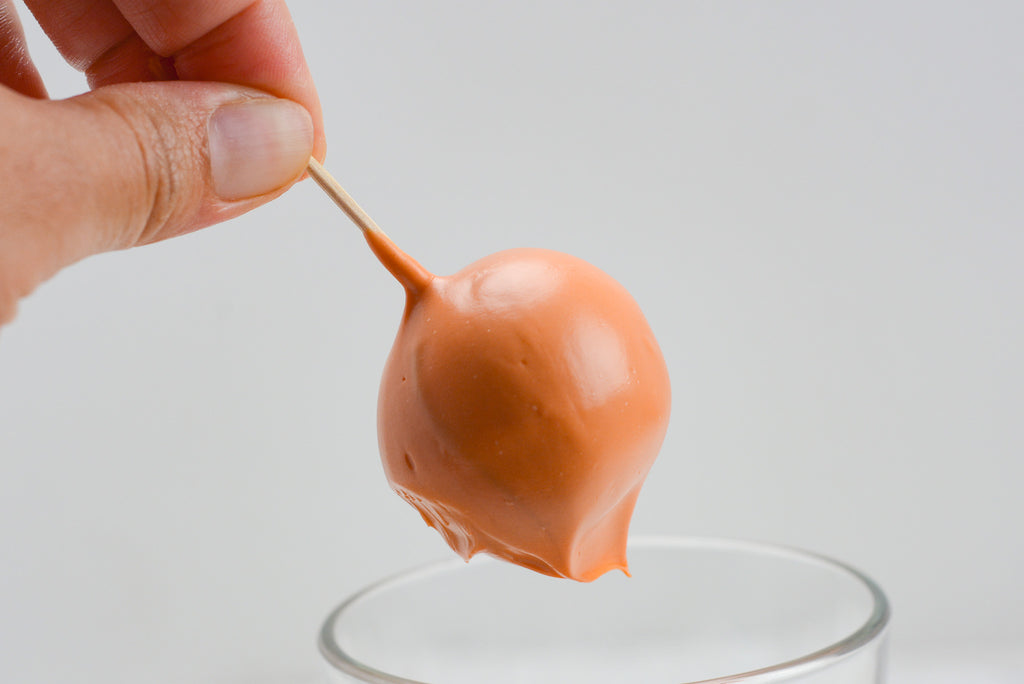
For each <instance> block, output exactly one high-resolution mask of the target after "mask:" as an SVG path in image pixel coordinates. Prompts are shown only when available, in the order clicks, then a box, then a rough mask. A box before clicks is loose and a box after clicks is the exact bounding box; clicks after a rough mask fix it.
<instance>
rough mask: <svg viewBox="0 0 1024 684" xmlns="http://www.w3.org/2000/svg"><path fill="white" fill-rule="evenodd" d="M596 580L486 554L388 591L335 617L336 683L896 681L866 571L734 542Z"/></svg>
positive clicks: (331, 626) (361, 596) (327, 636)
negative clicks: (888, 675)
mask: <svg viewBox="0 0 1024 684" xmlns="http://www.w3.org/2000/svg"><path fill="white" fill-rule="evenodd" d="M629 565H630V572H631V573H632V577H625V576H624V575H623V574H622V573H617V572H616V573H611V574H608V575H605V576H603V577H601V578H599V579H598V580H596V581H594V582H592V583H589V584H580V583H577V582H573V581H571V580H564V579H553V578H550V577H544V576H542V575H538V574H536V573H533V572H530V571H528V570H525V569H523V568H519V567H516V566H513V565H510V564H508V563H505V562H502V561H498V560H494V559H492V558H488V557H477V558H474V559H473V560H472V561H471V562H470V563H468V564H467V563H464V562H463V561H461V560H459V559H454V560H451V561H445V562H441V563H436V564H433V565H428V566H426V567H423V568H420V569H418V570H413V571H411V572H407V573H404V574H401V575H398V576H396V577H393V578H391V579H387V580H384V581H382V582H379V583H378V584H375V585H373V586H371V587H369V588H367V589H365V590H363V591H361V592H360V593H358V594H356V595H355V596H353V597H352V598H350V599H348V600H347V601H345V602H344V603H342V604H341V605H340V606H339V607H338V608H337V609H335V610H334V611H333V612H332V613H331V614H330V615H329V616H328V618H327V620H326V621H325V623H324V625H323V628H322V630H321V633H320V651H321V653H322V654H323V656H324V658H325V659H326V661H327V664H328V670H329V672H330V678H331V679H330V681H332V682H346V683H351V682H373V683H375V684H384V683H387V684H394V683H395V682H404V683H408V682H418V683H421V684H422V683H426V684H463V683H467V684H468V683H473V684H511V683H513V682H515V683H523V684H526V683H529V684H544V683H556V682H557V683H558V684H573V683H574V682H581V683H582V682H586V683H587V684H605V683H611V682H616V683H622V684H648V683H651V684H682V683H685V682H690V683H695V682H719V683H723V682H738V681H742V682H744V683H745V684H754V683H758V684H761V683H763V682H797V681H799V682H800V683H801V684H824V683H826V682H827V683H828V684H869V683H871V684H877V683H881V682H884V681H885V664H886V656H885V641H886V626H887V623H888V619H889V604H888V602H887V601H886V598H885V595H884V594H883V593H882V590H881V589H880V588H879V587H878V585H876V584H875V583H874V582H873V581H872V580H871V579H870V578H868V577H866V576H865V575H863V574H861V573H860V572H858V571H857V570H854V569H853V568H851V567H849V566H847V565H844V564H842V563H838V562H836V561H833V560H829V559H828V558H824V557H821V556H818V555H814V554H811V553H806V552H803V551H798V550H794V549H789V548H783V547H778V546H772V545H767V544H758V543H751V542H741V541H731V540H722V539H687V538H680V539H676V538H639V539H636V540H633V541H632V542H631V543H630V546H629Z"/></svg>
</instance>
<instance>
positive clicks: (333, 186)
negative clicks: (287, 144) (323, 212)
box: [306, 157, 384, 234]
mask: <svg viewBox="0 0 1024 684" xmlns="http://www.w3.org/2000/svg"><path fill="white" fill-rule="evenodd" d="M306 170H307V171H308V172H309V175H310V176H312V177H313V180H315V181H316V184H317V185H319V186H320V187H321V188H323V191H324V192H326V193H327V195H328V196H329V197H330V198H331V199H332V200H334V203H335V204H337V205H338V206H339V207H341V210H342V211H343V212H345V214H346V215H347V216H348V217H349V218H350V219H352V223H354V224H356V225H357V226H359V228H360V230H362V231H363V232H364V233H381V234H383V233H384V231H382V230H381V229H380V226H378V225H377V224H376V223H374V220H373V219H372V218H370V215H369V214H367V213H366V212H365V211H363V208H362V207H360V206H359V205H358V204H356V201H355V200H354V199H352V195H350V194H348V193H347V192H345V188H343V187H341V184H340V183H338V181H336V180H335V179H334V176H332V175H331V174H330V173H328V172H327V169H325V168H324V167H323V165H322V164H321V163H320V162H318V161H317V160H316V159H313V158H312V157H310V158H309V165H308V166H307V167H306Z"/></svg>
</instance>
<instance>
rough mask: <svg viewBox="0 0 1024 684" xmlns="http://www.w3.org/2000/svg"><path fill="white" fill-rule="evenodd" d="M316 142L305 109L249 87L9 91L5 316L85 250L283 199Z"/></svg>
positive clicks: (0, 225)
mask: <svg viewBox="0 0 1024 684" xmlns="http://www.w3.org/2000/svg"><path fill="white" fill-rule="evenodd" d="M312 147H313V127H312V120H311V118H310V116H309V113H308V112H307V111H306V110H305V108H303V107H302V106H300V105H298V104H296V103H294V102H291V101H289V100H283V99H279V98H274V97H271V96H269V95H267V94H265V93H261V92H259V91H255V90H251V89H248V88H242V87H239V86H233V85H227V84H219V83H196V82H167V83H138V84H123V85H116V86H109V87H106V88H101V89H99V90H96V91H93V92H91V93H87V94H85V95H81V96H79V97H75V98H72V99H70V100H64V101H59V102H49V101H38V100H33V99H30V98H27V97H24V96H21V95H18V94H16V93H14V92H13V91H11V90H8V89H5V88H0V149H2V150H3V151H4V154H3V155H2V156H0V187H3V188H4V190H5V193H4V196H5V199H4V202H3V203H2V204H0V322H2V321H3V320H5V319H9V318H10V317H11V316H12V315H13V310H14V303H15V302H16V301H17V299H18V298H20V297H22V296H24V295H25V294H27V293H28V292H30V291H31V290H32V289H34V288H35V287H36V285H38V284H39V283H40V282H42V281H43V280H45V279H47V278H49V277H50V276H52V275H53V274H54V273H56V272H57V271H58V270H59V269H61V268H63V267H64V266H67V265H69V264H71V263H73V262H75V261H77V260H79V259H81V258H83V257H86V256H88V255H90V254H95V253H98V252H102V251H107V250H113V249H120V248H125V247H131V246H134V245H139V244H145V243H149V242H155V241H157V240H162V239H165V238H168V237H172V236H174V235H179V234H182V233H186V232H189V231H192V230H195V229H197V228H201V227H203V226H206V225H210V224H212V223H216V222H219V221H222V220H225V219H228V218H231V217H233V216H237V215H239V214H241V213H243V212H245V211H247V210H249V209H251V208H253V207H255V206H258V205H259V204H262V203H264V202H266V201H268V200H270V199H271V198H273V197H275V196H277V195H279V194H280V193H281V192H283V191H284V189H286V188H287V187H288V186H289V185H290V184H291V183H292V182H294V181H295V180H296V179H298V178H299V177H300V176H301V175H302V173H303V170H304V169H305V165H306V162H307V160H308V159H309V155H310V152H311V151H312Z"/></svg>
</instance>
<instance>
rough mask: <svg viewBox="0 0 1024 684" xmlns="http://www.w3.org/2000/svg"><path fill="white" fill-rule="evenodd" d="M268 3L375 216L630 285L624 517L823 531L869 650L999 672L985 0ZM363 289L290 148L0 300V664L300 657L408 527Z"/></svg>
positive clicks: (1016, 82) (15, 675) (191, 674)
mask: <svg viewBox="0 0 1024 684" xmlns="http://www.w3.org/2000/svg"><path fill="white" fill-rule="evenodd" d="M292 11H293V14H294V16H295V21H296V23H297V25H298V27H299V31H300V34H301V36H302V38H303V41H304V44H305V48H306V53H307V57H308V59H309V62H310V65H311V68H312V70H313V72H314V76H315V77H316V78H317V81H318V85H319V88H320V93H321V96H322V98H323V103H324V110H325V112H326V121H327V127H328V136H329V140H330V143H329V144H330V154H329V159H328V164H327V166H328V168H330V169H331V170H332V171H333V173H334V174H335V175H336V176H337V177H338V178H339V179H341V181H342V183H343V184H345V185H346V187H347V188H348V189H349V191H350V192H351V193H352V194H353V195H354V196H355V197H356V198H357V199H358V200H359V201H360V203H361V204H363V206H364V207H366V208H367V209H368V210H369V211H370V213H371V214H372V215H373V216H374V217H375V218H376V219H377V221H378V223H380V224H381V225H382V226H383V227H384V229H385V230H387V231H388V232H389V233H390V234H391V235H392V237H393V238H395V240H396V241H397V242H398V243H399V244H400V245H402V246H403V247H405V248H406V249H407V250H408V251H409V252H410V253H412V254H413V255H414V256H416V257H418V258H419V259H420V261H422V262H423V264H424V265H425V266H427V267H428V268H430V269H432V270H434V271H436V272H439V273H447V272H452V271H455V270H457V269H459V268H461V267H462V266H464V265H466V264H467V263H469V262H471V261H473V260H475V259H477V258H479V257H481V256H483V255H485V254H488V253H490V252H493V251H497V250H499V249H503V248H508V247H515V246H541V247H549V248H553V249H559V250H563V251H567V252H571V253H574V254H576V255H578V256H580V257H583V258H585V259H587V260H589V261H591V262H593V263H594V264H596V265H598V266H600V267H602V268H604V269H605V270H606V271H608V272H609V273H611V274H612V275H613V276H615V277H616V278H618V279H619V280H620V281H621V282H622V283H623V284H624V285H626V287H627V288H629V289H630V290H631V292H632V293H633V294H634V296H635V297H636V298H637V300H638V301H639V302H640V304H641V306H642V307H643V308H644V309H645V311H646V313H647V315H648V318H649V320H650V322H651V324H652V327H653V328H654V330H655V332H656V334H657V335H658V337H659V339H660V341H661V343H662V346H663V349H664V352H665V355H666V357H667V359H668V363H669V366H670V370H671V373H672V379H673V389H674V407H673V418H672V424H671V428H670V432H669V437H668V439H667V442H666V444H665V448H664V450H663V452H662V455H661V457H660V460H659V462H658V463H657V464H656V466H655V468H654V470H653V471H652V473H651V476H650V478H649V480H648V484H647V486H646V488H645V490H644V493H643V495H642V496H641V499H640V502H639V505H638V508H637V511H636V516H635V518H634V526H633V530H634V532H661V533H673V534H698V535H725V536H735V537H743V538H752V539H760V540H768V541H776V542H782V543H786V544H791V545H797V546H801V547H805V548H808V549H812V550H815V551H819V552H822V553H826V554H829V555H833V556H836V557H838V558H841V559H843V560H845V561H848V562H850V563H852V564H854V565H856V566H858V567H860V568H861V569H863V570H865V571H866V572H868V573H869V574H871V575H873V576H874V577H875V578H876V579H877V580H878V581H879V582H880V583H881V584H882V585H883V587H884V588H885V589H886V590H887V592H888V593H889V595H890V598H891V599H892V602H893V604H894V609H895V620H894V623H893V632H892V646H893V672H894V676H893V681H894V682H895V683H896V684H900V683H901V682H910V681H917V680H919V681H928V682H940V683H941V682H945V681H950V682H953V681H957V682H968V681H969V682H1020V681H1024V662H1022V657H1021V656H1020V655H1018V654H1017V653H1016V652H1018V651H1019V650H1020V648H1021V644H1022V643H1024V589H1022V587H1021V579H1022V577H1024V533H1022V521H1024V497H1022V496H1021V495H1020V493H1019V488H1020V483H1021V481H1022V479H1024V465H1022V456H1024V418H1022V417H1024V351H1022V350H1024V191H1022V189H1024V123H1022V122H1024V56H1022V55H1024V48H1022V47H1021V43H1020V40H1021V35H1022V29H1024V4H1021V3H1019V2H1014V1H1012V0H1006V1H1005V2H974V3H967V2H945V1H943V2H923V1H921V2H897V3H818V2H786V3H778V2H776V3H762V2H749V3H729V2H717V1H716V2H712V1H710V0H709V1H707V2H691V3H682V2H660V3H658V2H645V3H627V2H618V3H608V2H582V1H580V2H540V1H539V0H535V1H520V2H516V3H471V2H426V3H413V2H406V3H399V2H383V1H377V2H372V3H369V2H362V3H357V2H346V3H340V2H319V3H314V2H311V1H296V2H294V3H293V5H292ZM23 18H25V20H26V24H27V26H26V29H27V31H28V33H29V36H30V40H31V46H32V50H33V54H34V56H35V57H36V59H37V61H38V63H39V65H40V67H41V70H42V71H43V73H44V76H45V77H46V78H47V80H48V84H49V86H50V88H51V93H52V94H53V95H55V96H67V95H72V94H74V93H77V92H80V91H81V90H83V89H84V87H85V86H84V80H83V79H82V77H81V76H80V75H78V74H75V73H74V72H72V71H71V70H70V69H69V68H68V67H66V66H65V65H64V64H63V63H62V62H61V61H60V58H59V57H58V56H56V54H55V52H54V51H53V49H52V48H51V47H50V46H49V45H48V43H47V42H46V41H45V38H44V37H43V36H42V34H41V33H40V32H39V30H38V29H37V28H36V27H35V26H34V25H33V24H32V22H31V20H30V19H28V18H27V16H26V15H25V14H24V13H23ZM56 201H59V198H56ZM401 307H402V293H401V289H400V288H399V286H398V285H397V284H396V283H394V282H393V281H392V280H391V279H390V277H389V276H388V275H387V274H386V273H385V272H384V270H383V269H382V268H381V267H380V266H379V265H378V264H377V263H376V262H375V261H374V259H373V258H372V257H371V255H370V253H369V252H368V250H367V249H366V247H365V245H364V243H363V242H362V239H361V238H360V236H359V234H358V231H356V230H355V229H354V228H353V227H352V226H351V225H350V224H349V223H348V222H347V221H346V219H345V218H344V217H343V216H342V215H341V213H340V212H339V211H338V210H337V209H336V208H335V207H334V205H333V204H332V203H331V202H330V201H328V200H327V198H326V197H324V196H323V195H322V194H320V192H319V190H318V189H317V188H316V187H315V186H314V185H313V184H312V183H310V182H306V183H303V184H302V185H300V186H298V187H296V188H295V189H293V190H292V191H291V192H289V193H288V194H287V195H285V196H284V197H283V198H281V199H280V200H278V201H276V202H274V203H272V204H271V205H270V206H267V207H265V208H262V209H260V210H258V211H256V212H253V213H252V214H250V215H248V216H245V217H243V218H241V219H238V220H235V221H233V222H231V223H230V224H227V225H223V226H220V227H217V228H214V229H211V230H207V231H204V232H202V233H199V234H195V235H192V236H188V237H185V238H182V239H178V240H174V241H171V242H169V243H165V244H160V245H156V246H151V247H147V248H144V249H140V250H136V251H134V252H130V253H119V254H113V255H105V256H101V257H96V258H93V259H89V260H87V261H85V262H83V263H81V264H78V265H76V266H74V267H72V268H70V269H68V270H67V271H65V272H63V273H61V274H60V275H59V276H58V277H57V278H55V279H54V280H52V281H51V282H49V283H47V284H46V285H44V286H43V287H42V288H41V289H40V290H39V291H38V292H37V293H36V294H34V295H33V296H32V297H30V298H29V299H28V300H26V301H25V302H23V305H22V309H21V313H20V315H19V317H18V319H17V320H16V321H15V322H14V323H13V324H12V325H10V326H8V327H6V328H5V329H4V330H3V331H2V334H0V680H2V681H3V682H11V683H14V682H19V683H20V682H58V681H62V682H63V681H75V682H105V683H107V682H126V683H127V682H182V681H202V682H215V683H217V684H240V683H242V682H254V683H255V684H277V683H278V682H286V681H292V682H298V681H305V680H308V679H309V678H311V677H314V676H316V673H317V671H318V667H319V665H318V656H317V654H316V653H315V649H314V637H315V632H316V630H317V628H318V626H319V623H320V620H321V619H322V617H323V616H324V614H325V613H326V612H327V610H328V609H329V608H330V607H331V606H332V605H333V604H335V603H337V602H338V601H339V600H340V599H341V598H343V597H344V596H345V595H347V594H349V593H350V592H352V591H354V590H355V589H357V588H359V587H360V586H362V585H363V584H365V583H367V582H369V581H371V580H373V579H376V578H378V577H380V576H382V575H384V574H390V573H392V572H394V571H396V570H399V569H403V568H406V567H408V566H411V565H415V564H417V563H419V562H421V561H424V560H428V559H433V558H437V557H443V556H445V555H446V553H447V550H446V547H445V546H444V545H443V542H442V541H441V538H440V537H439V535H437V534H436V533H434V532H432V531H431V530H429V529H427V528H426V527H425V526H424V525H423V523H422V522H421V521H420V518H419V516H418V515H417V514H416V513H415V512H414V511H413V510H412V509H411V508H409V507H408V506H407V505H406V504H405V503H403V502H402V501H400V500H399V499H398V497H396V496H394V495H393V494H392V493H390V491H389V489H388V487H387V484H386V482H385V480H384V477H383V475H382V472H381V468H380V465H379V461H378V457H377V448H376V434H375V429H374V421H375V403H376V390H377V381H378V377H379V372H380V370H381V368H382V365H383V362H384V359H385V356H386V354H387V351H388V349H389V347H390V344H391V340H392V336H393V335H394V332H395V330H396V328H397V324H398V320H399V316H400V312H401ZM958 668H959V669H958Z"/></svg>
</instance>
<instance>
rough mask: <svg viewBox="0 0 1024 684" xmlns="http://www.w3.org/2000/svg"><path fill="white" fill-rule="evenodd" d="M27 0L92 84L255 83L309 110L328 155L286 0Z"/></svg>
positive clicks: (317, 148)
mask: <svg viewBox="0 0 1024 684" xmlns="http://www.w3.org/2000/svg"><path fill="white" fill-rule="evenodd" d="M27 2H28V4H29V6H30V8H31V9H32V11H33V13H34V14H35V16H36V18H37V20H38V21H39V23H40V24H41V25H42V26H43V28H44V30H45V31H46V32H47V34H48V35H49V36H50V38H51V40H53V41H54V43H55V44H56V45H57V46H58V48H59V49H60V50H61V52H62V54H64V56H65V58H66V59H67V60H68V61H69V62H70V63H71V64H73V65H75V66H77V67H78V68H80V69H83V70H84V71H85V72H86V74H87V76H88V79H89V84H90V85H91V86H92V87H94V88H95V87H100V86H103V85H109V84H113V83H125V82H130V81H148V80H171V79H174V78H180V79H181V80H197V81H222V82H225V83H237V84H239V85H245V86H249V87H252V88H257V89H259V90H263V91H265V92H268V93H271V94H273V95H276V96H278V97H283V98H287V99H291V100H294V101H296V102H298V103H299V104H301V105H303V106H305V107H306V108H307V109H308V110H309V112H310V114H311V115H312V117H313V122H314V130H315V145H314V155H315V156H316V157H317V158H318V159H322V158H323V154H324V150H325V146H326V145H325V141H324V133H323V118H322V113H321V109H320V102H319V98H318V96H317V93H316V88H315V86H314V84H313V79H312V76H311V75H310V73H309V69H308V67H307V65H306V61H305V57H304V56H303V54H302V48H301V46H300V44H299V39H298V34H297V31H296V30H295V26H294V24H293V23H292V20H291V17H290V15H289V14H288V9H287V7H286V6H285V3H284V0H221V1H219V2H208V1H206V0H177V1H175V2H169V1H168V0H27Z"/></svg>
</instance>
